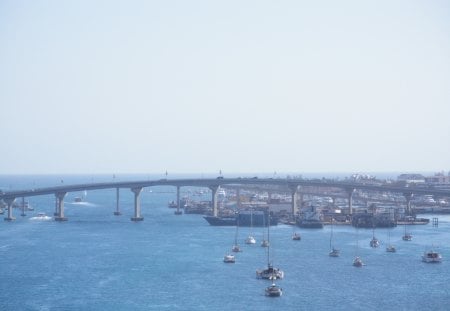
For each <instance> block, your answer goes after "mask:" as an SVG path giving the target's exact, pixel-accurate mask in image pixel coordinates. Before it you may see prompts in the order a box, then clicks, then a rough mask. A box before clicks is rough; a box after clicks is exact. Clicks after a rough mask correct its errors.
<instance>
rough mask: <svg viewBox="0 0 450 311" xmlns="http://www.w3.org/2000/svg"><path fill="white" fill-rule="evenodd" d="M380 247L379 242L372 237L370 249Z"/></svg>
mask: <svg viewBox="0 0 450 311" xmlns="http://www.w3.org/2000/svg"><path fill="white" fill-rule="evenodd" d="M378 246H380V241H378V239H377V238H376V237H372V240H370V247H378Z"/></svg>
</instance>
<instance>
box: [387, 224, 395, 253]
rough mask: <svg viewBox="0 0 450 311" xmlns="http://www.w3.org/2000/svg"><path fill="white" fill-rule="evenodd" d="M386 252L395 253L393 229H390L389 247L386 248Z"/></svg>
mask: <svg viewBox="0 0 450 311" xmlns="http://www.w3.org/2000/svg"><path fill="white" fill-rule="evenodd" d="M386 252H388V253H395V252H396V249H395V246H394V245H392V244H391V229H390V228H388V246H387V247H386Z"/></svg>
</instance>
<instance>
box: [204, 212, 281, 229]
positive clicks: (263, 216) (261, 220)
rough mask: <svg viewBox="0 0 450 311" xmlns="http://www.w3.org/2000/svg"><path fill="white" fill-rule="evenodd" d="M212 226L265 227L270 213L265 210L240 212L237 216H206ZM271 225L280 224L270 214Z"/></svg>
mask: <svg viewBox="0 0 450 311" xmlns="http://www.w3.org/2000/svg"><path fill="white" fill-rule="evenodd" d="M203 218H205V220H206V221H207V222H208V223H209V224H210V225H211V226H236V225H238V226H239V227H265V226H267V222H268V221H267V219H268V218H269V217H268V214H267V213H263V212H253V214H251V213H250V212H240V213H238V214H236V216H227V217H217V216H204V217H203ZM270 225H271V226H276V225H278V218H277V217H274V216H270Z"/></svg>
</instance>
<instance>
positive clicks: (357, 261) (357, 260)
mask: <svg viewBox="0 0 450 311" xmlns="http://www.w3.org/2000/svg"><path fill="white" fill-rule="evenodd" d="M358 233H359V232H358V227H356V257H355V259H354V260H353V266H355V267H358V268H360V267H362V266H363V265H364V264H363V262H362V260H361V258H360V257H359V256H358V250H359V238H358Z"/></svg>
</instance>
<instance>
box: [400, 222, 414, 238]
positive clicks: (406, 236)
mask: <svg viewBox="0 0 450 311" xmlns="http://www.w3.org/2000/svg"><path fill="white" fill-rule="evenodd" d="M404 227H405V234H403V236H402V240H403V241H411V240H412V234H411V233H407V232H406V222H405V226H404Z"/></svg>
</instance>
